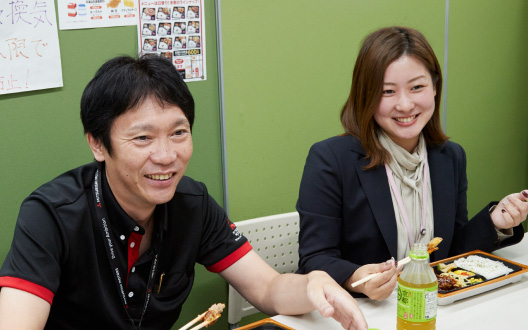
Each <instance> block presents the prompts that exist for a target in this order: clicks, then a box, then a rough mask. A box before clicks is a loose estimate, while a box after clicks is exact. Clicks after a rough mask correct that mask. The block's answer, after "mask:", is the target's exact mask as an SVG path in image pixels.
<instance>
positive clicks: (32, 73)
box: [0, 0, 62, 94]
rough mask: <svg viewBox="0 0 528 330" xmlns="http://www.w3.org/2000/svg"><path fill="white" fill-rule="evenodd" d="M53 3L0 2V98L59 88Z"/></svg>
mask: <svg viewBox="0 0 528 330" xmlns="http://www.w3.org/2000/svg"><path fill="white" fill-rule="evenodd" d="M56 22H57V18H56V16H55V4H54V2H53V0H4V1H0V94H10V93H19V92H27V91H30V90H37V89H44V88H54V87H61V86H62V70H61V62H60V50H59V37H58V34H57V23H56Z"/></svg>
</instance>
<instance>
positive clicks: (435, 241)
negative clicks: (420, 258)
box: [352, 237, 442, 288]
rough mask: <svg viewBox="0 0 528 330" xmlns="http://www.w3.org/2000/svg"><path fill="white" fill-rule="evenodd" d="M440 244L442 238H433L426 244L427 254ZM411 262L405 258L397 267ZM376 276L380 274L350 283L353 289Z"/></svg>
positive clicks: (408, 258)
mask: <svg viewBox="0 0 528 330" xmlns="http://www.w3.org/2000/svg"><path fill="white" fill-rule="evenodd" d="M440 242H442V238H441V237H435V238H433V239H432V240H431V241H430V242H429V243H428V244H427V253H429V254H431V253H433V252H434V251H436V250H438V248H437V247H436V246H437V245H438V244H440ZM410 261H411V258H410V257H407V258H403V259H402V260H400V261H398V267H400V266H403V265H405V264H407V263H409V262H410ZM378 274H381V273H373V274H370V275H369V276H366V277H364V278H362V279H360V280H359V281H355V282H354V283H352V287H353V288H355V287H356V286H358V285H360V284H363V283H365V282H368V281H370V280H371V279H373V278H374V277H376V276H378Z"/></svg>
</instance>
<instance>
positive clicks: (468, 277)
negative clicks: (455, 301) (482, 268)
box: [435, 263, 484, 291]
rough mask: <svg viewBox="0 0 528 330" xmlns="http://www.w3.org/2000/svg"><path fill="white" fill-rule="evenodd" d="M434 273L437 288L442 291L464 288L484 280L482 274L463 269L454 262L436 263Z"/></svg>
mask: <svg viewBox="0 0 528 330" xmlns="http://www.w3.org/2000/svg"><path fill="white" fill-rule="evenodd" d="M435 273H436V277H437V278H438V289H440V290H442V291H451V290H454V289H459V288H465V287H467V286H470V285H473V284H478V283H482V282H483V281H484V278H483V277H482V276H480V275H478V274H475V273H474V272H471V271H467V270H465V269H460V268H458V267H457V265H456V264H455V263H450V264H444V263H441V264H438V265H437V266H436V269H435Z"/></svg>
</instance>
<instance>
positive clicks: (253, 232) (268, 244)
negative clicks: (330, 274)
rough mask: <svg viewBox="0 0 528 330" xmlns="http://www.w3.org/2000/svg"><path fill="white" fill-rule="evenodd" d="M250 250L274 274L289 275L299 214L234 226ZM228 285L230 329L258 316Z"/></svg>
mask: <svg viewBox="0 0 528 330" xmlns="http://www.w3.org/2000/svg"><path fill="white" fill-rule="evenodd" d="M235 224H236V225H237V228H238V230H239V231H240V232H241V233H242V234H243V235H244V236H245V237H246V238H247V239H248V240H249V243H250V244H251V246H252V247H253V250H254V251H255V252H257V253H258V255H260V257H261V258H262V259H264V261H266V263H267V264H268V265H270V266H271V267H272V268H274V269H275V270H277V272H279V273H281V274H283V273H293V272H295V271H296V270H297V263H298V261H299V252H298V248H299V239H298V236H299V214H298V213H297V212H290V213H284V214H277V215H271V216H267V217H262V218H256V219H251V220H244V221H238V222H236V223H235ZM258 312H259V310H257V309H256V308H255V307H253V306H252V305H251V304H250V303H249V302H248V301H247V300H246V299H244V298H243V297H242V296H241V295H240V294H239V293H238V292H237V291H236V290H235V289H234V288H233V287H232V286H231V285H230V286H229V298H228V322H229V324H230V327H231V328H232V329H233V328H234V327H236V325H237V324H238V322H240V320H241V319H242V318H243V317H244V316H247V315H251V314H255V313H258Z"/></svg>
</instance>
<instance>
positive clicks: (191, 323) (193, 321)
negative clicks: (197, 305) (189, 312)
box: [179, 312, 207, 330]
mask: <svg viewBox="0 0 528 330" xmlns="http://www.w3.org/2000/svg"><path fill="white" fill-rule="evenodd" d="M205 313H207V312H203V313H202V314H200V315H198V316H197V317H195V318H194V319H193V320H191V322H189V323H187V324H186V325H184V326H183V327H181V328H180V329H179V330H187V329H189V328H190V327H191V326H192V325H193V324H195V323H196V322H198V321H200V320H202V319H203V317H204V316H205ZM204 323H205V322H202V323H200V324H198V325H197V326H196V327H194V328H193V329H200V328H197V327H198V326H200V325H202V324H204ZM202 328H203V326H202Z"/></svg>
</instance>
